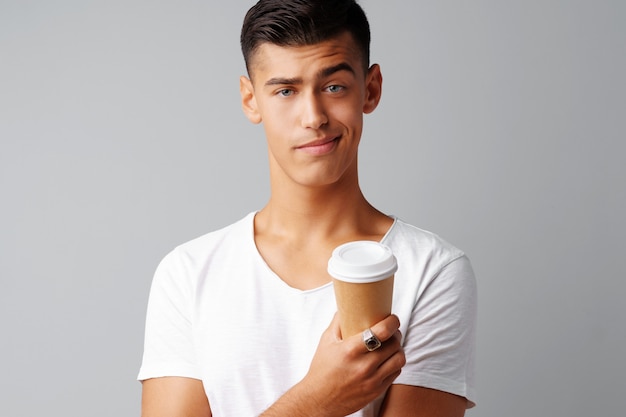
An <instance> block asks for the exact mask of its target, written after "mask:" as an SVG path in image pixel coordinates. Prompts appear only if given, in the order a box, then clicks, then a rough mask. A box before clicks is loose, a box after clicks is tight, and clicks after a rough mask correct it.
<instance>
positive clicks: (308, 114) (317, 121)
mask: <svg viewBox="0 0 626 417" xmlns="http://www.w3.org/2000/svg"><path fill="white" fill-rule="evenodd" d="M301 104H302V116H301V117H302V119H301V122H302V127H305V128H312V129H318V128H320V127H321V126H323V125H325V124H326V123H328V116H327V115H326V111H325V108H324V104H323V103H322V100H321V97H318V96H317V94H315V93H310V94H306V95H305V96H304V97H303V100H302V103H301Z"/></svg>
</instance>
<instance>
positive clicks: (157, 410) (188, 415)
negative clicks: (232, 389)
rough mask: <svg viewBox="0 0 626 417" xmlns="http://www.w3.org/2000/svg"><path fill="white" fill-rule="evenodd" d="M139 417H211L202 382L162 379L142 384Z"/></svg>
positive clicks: (188, 379)
mask: <svg viewBox="0 0 626 417" xmlns="http://www.w3.org/2000/svg"><path fill="white" fill-rule="evenodd" d="M142 386H143V387H142V397H141V417H211V415H212V414H211V408H210V407H209V401H208V400H207V397H206V394H205V393H204V387H203V385H202V381H199V380H197V379H191V378H181V377H164V378H153V379H148V380H146V381H143V383H142Z"/></svg>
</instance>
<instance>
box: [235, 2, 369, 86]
mask: <svg viewBox="0 0 626 417" xmlns="http://www.w3.org/2000/svg"><path fill="white" fill-rule="evenodd" d="M345 32H348V33H350V34H351V35H352V37H353V39H354V41H355V42H356V45H357V47H358V48H359V50H360V53H361V55H362V56H361V58H362V60H363V67H364V69H365V71H367V68H368V67H369V60H370V56H369V55H370V27H369V23H368V21H367V17H366V16H365V12H364V11H363V9H362V8H361V6H359V5H358V4H357V2H356V1H355V0H260V1H259V2H258V3H257V4H255V5H254V6H252V8H250V10H248V13H247V14H246V17H245V18H244V21H243V26H242V28H241V39H240V41H241V51H242V52H243V58H244V60H245V63H246V69H247V70H248V74H250V66H251V61H252V59H253V57H254V54H255V52H256V51H257V48H258V47H259V46H260V45H261V44H263V43H270V44H274V45H277V46H306V45H314V44H317V43H320V42H323V41H326V40H329V39H331V38H333V37H336V36H339V35H341V34H342V33H345Z"/></svg>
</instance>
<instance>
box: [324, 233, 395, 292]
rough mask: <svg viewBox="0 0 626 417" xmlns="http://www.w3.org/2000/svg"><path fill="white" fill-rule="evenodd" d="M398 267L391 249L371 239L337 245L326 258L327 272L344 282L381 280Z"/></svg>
mask: <svg viewBox="0 0 626 417" xmlns="http://www.w3.org/2000/svg"><path fill="white" fill-rule="evenodd" d="M397 269H398V263H397V261H396V257H395V256H393V253H392V252H391V249H389V248H388V247H387V246H385V245H383V244H382V243H378V242H374V241H371V240H357V241H354V242H348V243H344V244H343V245H340V246H337V247H336V248H335V250H334V251H333V254H332V256H331V258H330V259H329V260H328V273H329V274H330V275H331V276H332V277H334V278H336V279H338V280H340V281H345V282H355V283H368V282H376V281H380V280H383V279H385V278H387V277H388V276H390V275H391V274H393V273H395V272H396V270H397Z"/></svg>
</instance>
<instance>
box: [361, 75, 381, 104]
mask: <svg viewBox="0 0 626 417" xmlns="http://www.w3.org/2000/svg"><path fill="white" fill-rule="evenodd" d="M382 92H383V75H382V73H381V72H380V66H379V65H378V64H374V65H372V66H371V67H370V69H369V70H368V71H367V76H366V79H365V102H364V103H363V113H371V112H373V111H374V109H376V107H378V103H379V102H380V97H381V95H382Z"/></svg>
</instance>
